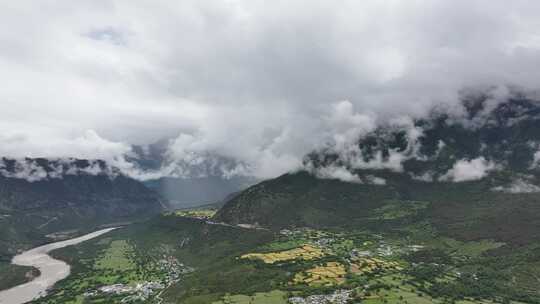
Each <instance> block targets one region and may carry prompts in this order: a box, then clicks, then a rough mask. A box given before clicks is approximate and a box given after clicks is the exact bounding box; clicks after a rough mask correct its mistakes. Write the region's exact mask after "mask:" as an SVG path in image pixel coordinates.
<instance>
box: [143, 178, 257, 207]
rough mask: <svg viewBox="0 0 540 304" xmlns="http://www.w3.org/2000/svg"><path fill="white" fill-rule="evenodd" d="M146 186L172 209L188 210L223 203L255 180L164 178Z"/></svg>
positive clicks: (149, 182)
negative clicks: (165, 200)
mask: <svg viewBox="0 0 540 304" xmlns="http://www.w3.org/2000/svg"><path fill="white" fill-rule="evenodd" d="M144 184H145V185H146V186H147V187H148V188H150V189H152V190H154V191H156V192H157V193H159V194H160V195H161V196H162V197H164V198H165V199H167V200H168V201H169V204H170V205H171V207H173V208H186V207H195V206H200V205H204V204H208V203H216V202H221V201H223V200H224V199H226V198H227V197H228V196H229V195H230V194H231V193H235V192H238V191H240V190H243V189H245V188H247V187H248V186H249V185H251V184H253V179H252V178H249V177H243V176H235V177H231V178H223V177H222V176H204V177H192V178H174V177H162V178H160V179H157V180H150V181H146V182H145V183H144Z"/></svg>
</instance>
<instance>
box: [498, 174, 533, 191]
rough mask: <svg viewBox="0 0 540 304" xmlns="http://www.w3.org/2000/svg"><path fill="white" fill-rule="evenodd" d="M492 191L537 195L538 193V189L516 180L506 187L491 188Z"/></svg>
mask: <svg viewBox="0 0 540 304" xmlns="http://www.w3.org/2000/svg"><path fill="white" fill-rule="evenodd" d="M492 190H493V191H500V192H506V193H537V192H540V187H539V186H537V185H535V184H532V183H530V182H528V181H526V180H524V179H521V178H518V179H516V180H514V181H513V182H512V183H511V184H510V185H508V186H497V187H494V188H492Z"/></svg>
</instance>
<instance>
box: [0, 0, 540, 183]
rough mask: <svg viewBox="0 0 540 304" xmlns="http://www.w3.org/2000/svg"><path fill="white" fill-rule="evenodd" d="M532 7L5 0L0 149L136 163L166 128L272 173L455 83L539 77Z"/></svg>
mask: <svg viewBox="0 0 540 304" xmlns="http://www.w3.org/2000/svg"><path fill="white" fill-rule="evenodd" d="M539 9H540V3H536V2H533V1H520V0H517V1H513V2H512V3H508V2H507V1H502V0H501V1H487V0H485V1H480V0H478V1H460V0H458V1H429V2H426V1H407V2H403V1H376V0H367V1H352V0H351V1H342V2H339V3H336V2H332V1H322V2H313V1H272V3H271V4H269V3H268V1H262V0H251V1H236V0H227V1H219V2H215V1H195V0H193V1H191V0H183V1H139V2H137V3H136V4H135V3H134V2H132V1H127V0H116V1H82V2H77V3H74V2H69V1H67V2H66V1H64V2H54V1H53V2H51V1H45V2H39V3H36V2H34V1H26V0H23V1H4V2H3V3H2V4H0V18H2V21H3V25H4V26H3V27H2V29H0V66H1V67H2V68H1V69H0V81H1V82H2V83H3V89H2V90H0V113H2V119H1V120H0V156H8V157H18V158H21V157H26V156H31V157H41V156H43V157H79V158H100V159H105V160H107V161H110V162H112V163H114V165H117V166H119V167H121V168H122V169H123V170H126V172H127V171H129V170H132V171H130V172H134V171H133V170H134V168H133V165H132V164H130V163H128V162H127V161H126V159H127V157H128V156H129V154H130V153H131V146H130V145H131V144H134V143H135V144H149V143H151V142H154V141H156V140H158V139H162V138H172V141H171V149H170V151H169V152H170V153H169V154H168V155H169V156H170V157H171V158H172V159H173V160H178V161H184V160H188V161H189V160H193V159H196V158H197V157H207V156H208V155H218V156H219V157H225V158H231V159H235V160H237V161H238V163H239V164H241V165H242V167H239V168H237V170H247V171H246V174H251V175H255V176H257V177H263V178H266V177H273V176H276V175H278V174H281V173H283V172H285V171H288V170H291V169H294V168H296V167H298V166H300V165H301V160H302V157H303V155H304V154H305V153H307V152H309V151H311V150H312V149H316V148H318V147H321V146H324V145H326V144H328V143H332V144H334V145H337V146H340V145H341V146H343V145H346V143H347V142H349V141H351V140H353V139H355V138H356V137H357V136H358V135H359V134H363V133H365V132H367V131H370V130H372V129H373V128H374V126H375V124H377V123H379V122H381V121H386V120H388V119H391V118H393V117H396V116H404V115H422V114H424V113H425V112H426V111H427V110H428V109H429V108H430V107H431V106H432V105H434V104H439V103H446V104H449V105H455V104H456V101H457V96H458V92H459V90H461V89H463V88H464V87H475V86H491V85H493V86H500V87H504V86H505V85H519V86H523V87H526V88H531V89H538V83H537V79H540V69H538V68H537V67H538V65H539V63H540V21H539V20H538V18H537V14H536V12H538V10H539ZM344 100H346V101H344ZM89 130H90V131H89ZM398 162H399V160H396V162H395V163H394V165H396V164H397V163H398ZM471 164H472V165H474V164H476V163H471ZM358 167H362V164H358ZM393 169H396V170H399V166H397V165H396V166H395V167H393ZM458 169H459V168H456V170H455V171H454V172H457V171H459V170H458ZM238 172H240V171H238ZM134 174H135V173H134ZM136 174H140V172H138V173H136ZM458 176H459V174H458V175H456V176H455V177H454V178H458V179H459V177H458ZM147 177H148V176H147Z"/></svg>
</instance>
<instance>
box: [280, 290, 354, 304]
mask: <svg viewBox="0 0 540 304" xmlns="http://www.w3.org/2000/svg"><path fill="white" fill-rule="evenodd" d="M351 293H352V291H351V290H336V291H334V293H331V294H327V295H311V296H308V297H305V298H303V297H292V298H289V303H291V304H346V303H347V302H348V301H349V299H350V298H351Z"/></svg>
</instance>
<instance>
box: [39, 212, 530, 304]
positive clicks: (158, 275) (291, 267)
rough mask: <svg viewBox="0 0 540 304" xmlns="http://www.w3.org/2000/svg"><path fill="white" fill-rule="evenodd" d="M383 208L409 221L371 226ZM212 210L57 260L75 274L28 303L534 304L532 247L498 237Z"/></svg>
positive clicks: (165, 219) (165, 220) (157, 222)
mask: <svg viewBox="0 0 540 304" xmlns="http://www.w3.org/2000/svg"><path fill="white" fill-rule="evenodd" d="M390 206H391V207H390ZM400 206H403V207H401V209H400ZM398 209H399V210H398ZM381 210H385V212H386V211H388V212H390V214H392V215H395V214H399V215H400V216H399V218H402V217H411V216H413V215H414V214H413V213H411V212H409V210H410V206H408V205H406V203H405V202H401V205H400V203H399V202H393V203H392V204H391V205H388V207H384V206H383V208H376V209H374V210H373V211H372V213H371V215H372V217H373V218H374V219H378V220H382V218H387V217H388V216H382V217H381ZM389 210H390V211H389ZM209 212H211V210H208V211H204V210H198V211H197V212H195V211H194V212H182V213H166V214H163V215H161V216H158V217H156V218H154V219H152V220H150V221H148V222H144V223H139V224H136V225H131V226H127V227H125V228H124V229H122V230H118V231H114V232H111V233H110V234H108V235H106V236H103V237H100V238H96V239H94V240H91V241H88V242H86V243H83V244H79V245H76V246H73V247H66V248H63V249H60V250H57V251H54V252H53V253H52V254H53V255H54V256H55V257H56V258H59V259H63V260H65V261H67V262H68V263H70V264H72V265H73V273H72V275H71V276H70V277H69V279H66V280H63V281H61V282H60V283H59V284H57V285H56V286H55V288H54V289H52V290H51V293H50V295H48V296H47V297H45V298H42V299H40V300H38V301H37V302H36V303H177V302H181V303H212V304H225V303H239V304H244V303H252V304H268V303H269V304H282V303H283V304H285V303H294V304H320V303H340V304H341V303H343V304H344V303H360V302H361V303H372V304H378V303H381V304H383V303H441V304H443V303H459V304H469V303H484V304H487V303H515V304H518V303H537V302H538V301H540V298H539V297H538V294H539V290H538V289H537V287H533V286H535V284H536V283H535V280H536V279H534V277H535V275H534V274H533V272H530V271H527V270H525V269H524V268H523V267H527V266H526V265H530V263H531V262H532V261H533V260H535V259H539V258H540V257H537V256H536V252H538V249H540V244H538V243H536V244H530V245H528V246H527V247H526V248H521V249H520V251H518V252H512V251H511V252H508V251H507V250H505V248H507V245H508V244H506V243H502V242H496V241H494V240H489V239H481V240H477V241H459V240H456V239H453V238H450V237H441V236H440V235H439V234H438V232H437V231H436V228H434V227H431V228H429V229H426V228H427V226H430V224H429V223H427V222H425V221H422V222H413V223H411V224H410V225H407V226H405V227H404V229H406V230H407V231H406V235H404V231H387V232H384V233H381V232H380V231H370V230H369V229H360V230H359V229H355V230H350V229H347V230H344V229H341V228H326V229H314V228H308V227H298V228H284V229H280V230H276V231H268V230H262V229H253V228H243V227H242V226H230V225H216V224H215V223H213V222H211V221H209V220H208V219H205V218H200V217H199V214H201V213H202V214H206V213H209ZM419 225H422V226H423V228H422V231H418V227H419ZM425 231H431V233H425ZM158 235H159V237H157V236H158ZM520 265H521V266H520ZM539 270H540V269H539ZM534 271H536V270H534Z"/></svg>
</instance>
